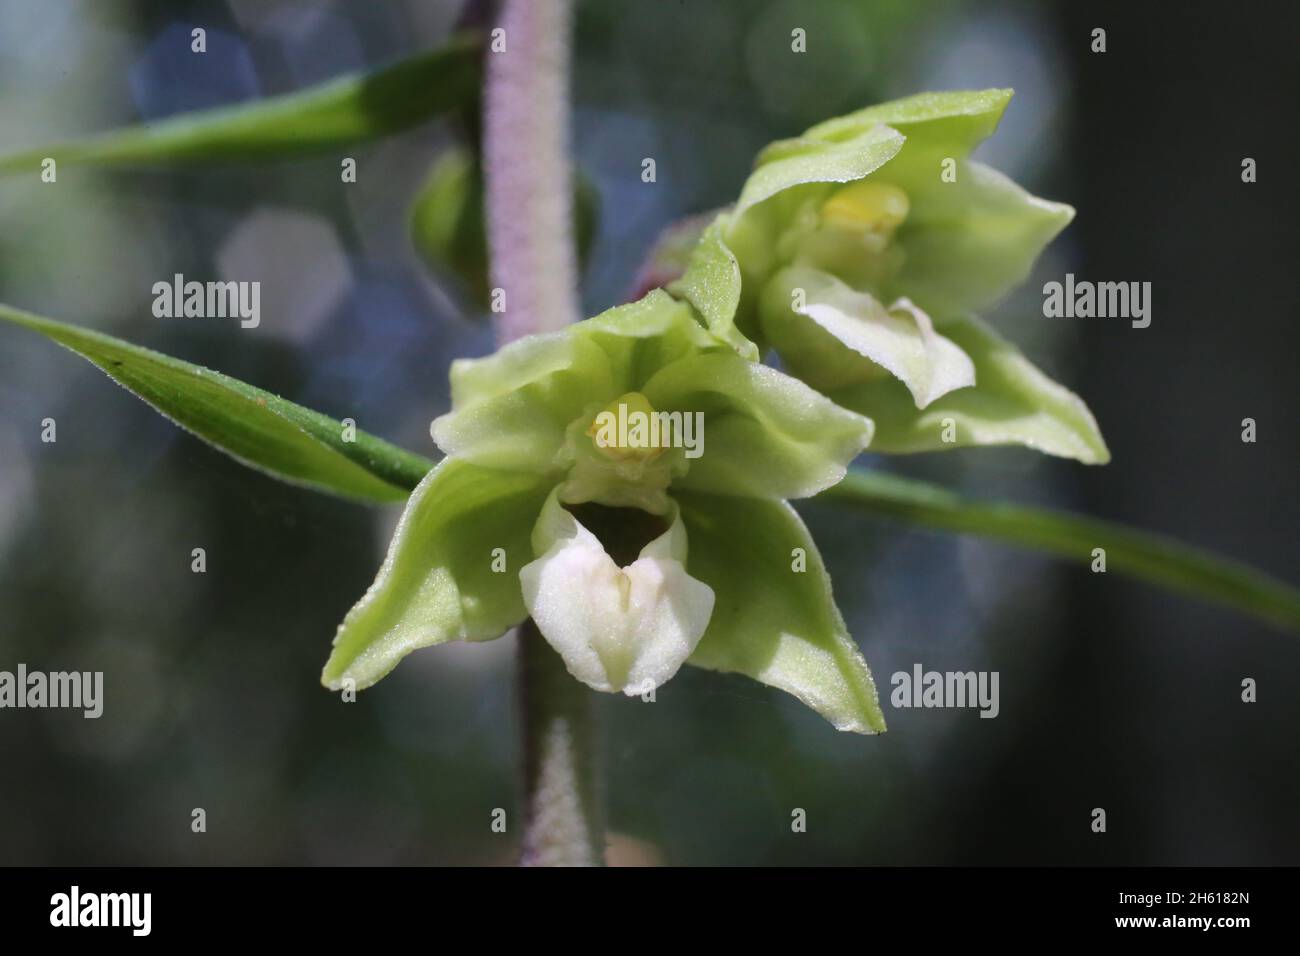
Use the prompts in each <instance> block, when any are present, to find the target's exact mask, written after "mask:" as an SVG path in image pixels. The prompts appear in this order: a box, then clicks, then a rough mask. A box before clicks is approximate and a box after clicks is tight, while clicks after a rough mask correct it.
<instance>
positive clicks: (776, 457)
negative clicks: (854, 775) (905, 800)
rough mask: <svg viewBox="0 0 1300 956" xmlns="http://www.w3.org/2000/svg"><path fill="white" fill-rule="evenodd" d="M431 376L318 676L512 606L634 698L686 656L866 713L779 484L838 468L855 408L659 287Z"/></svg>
mask: <svg viewBox="0 0 1300 956" xmlns="http://www.w3.org/2000/svg"><path fill="white" fill-rule="evenodd" d="M451 378H452V406H453V407H452V411H451V412H450V413H448V414H447V415H444V416H443V417H441V418H439V419H437V420H436V421H435V422H434V423H433V426H432V432H433V436H434V439H435V441H436V442H437V444H438V445H439V447H440V448H441V449H442V450H443V452H444V453H445V454H446V457H445V458H444V459H443V461H442V462H441V463H440V464H439V465H438V466H437V467H436V468H434V469H433V470H432V471H431V472H430V473H429V475H428V476H427V477H426V478H425V479H424V480H423V481H422V482H421V483H420V485H419V486H418V487H417V488H416V489H415V491H414V492H413V493H412V494H411V497H410V500H409V501H408V503H407V505H406V510H405V513H404V514H403V516H402V518H401V521H400V523H399V525H398V527H397V531H396V533H395V535H394V537H393V541H392V544H391V546H390V548H389V551H388V555H387V557H386V558H385V560H384V563H383V566H382V567H381V569H380V571H379V574H378V577H377V578H376V579H375V582H374V584H373V585H372V586H371V587H370V589H369V591H367V593H366V595H365V596H364V597H363V598H362V599H361V600H360V601H359V602H358V603H357V605H356V606H355V607H354V608H353V609H352V611H351V612H350V613H349V614H348V615H347V617H346V618H345V620H344V621H343V623H342V625H341V626H340V628H339V631H338V634H337V636H336V638H335V641H334V650H333V653H332V655H331V656H330V659H329V661H328V663H327V664H326V666H325V671H324V675H323V681H324V683H325V684H326V685H327V686H328V687H331V688H334V689H339V688H343V687H346V686H349V684H350V685H351V686H353V687H357V688H360V687H366V686H369V685H371V684H373V683H375V682H376V681H377V680H379V679H380V678H382V677H383V676H384V675H385V674H387V673H388V672H389V671H390V670H391V669H392V668H393V667H394V666H395V665H396V664H397V662H398V661H399V660H400V659H401V658H402V657H403V656H404V655H406V654H408V653H409V652H411V651H413V650H415V649H417V648H421V647H427V646H430V645H435V644H441V643H444V642H447V641H452V640H469V641H479V640H489V639H492V638H496V637H499V636H500V635H502V634H503V633H504V632H506V631H507V630H509V629H510V628H512V627H514V626H516V625H518V624H520V623H521V622H522V621H523V620H524V619H525V617H526V616H531V617H532V618H533V620H534V622H535V623H536V625H537V627H538V630H539V631H540V632H541V634H542V635H543V636H544V637H545V638H546V640H547V641H548V642H549V643H550V644H551V646H552V647H554V648H555V650H556V651H557V652H558V653H559V655H560V656H561V657H562V658H563V660H564V662H565V665H566V666H567V668H568V670H569V672H570V673H571V674H572V675H573V676H574V677H575V678H576V679H578V680H580V681H582V682H583V683H585V684H588V685H589V686H591V687H592V688H594V689H596V690H600V691H606V692H619V691H621V692H623V693H625V694H628V695H645V694H647V693H649V692H650V691H653V690H654V689H655V688H656V687H658V686H660V685H662V684H663V683H664V682H665V681H667V680H668V679H669V678H671V677H672V676H673V675H674V674H675V673H676V672H677V670H678V669H679V668H680V667H681V665H682V664H683V663H690V664H694V665H696V666H699V667H703V668H708V669H712V670H718V671H731V672H738V673H741V674H746V675H748V676H750V677H752V678H754V679H756V680H758V681H761V682H763V683H765V684H768V685H771V686H773V687H778V688H780V689H782V690H785V691H788V692H789V693H791V694H793V695H795V696H796V697H798V698H799V699H800V700H802V701H803V702H804V703H805V704H807V705H808V706H810V707H812V708H813V709H815V710H816V711H818V712H819V713H820V714H822V715H823V716H825V717H826V718H827V719H828V720H830V721H831V723H833V724H834V725H835V726H836V727H838V728H840V729H842V730H850V731H857V732H860V733H871V732H875V731H880V730H883V729H884V719H883V717H882V715H881V712H880V708H879V705H878V703H877V695H876V689H875V686H874V684H873V682H872V679H871V674H870V671H869V670H868V668H867V665H866V663H865V661H864V660H863V659H862V656H861V654H860V653H859V651H858V649H857V647H856V645H855V644H854V642H853V641H852V639H851V638H850V637H849V635H848V633H847V631H846V629H845V626H844V622H843V619H842V618H841V616H840V613H839V611H838V609H837V608H836V606H835V602H834V600H833V599H832V596H831V586H830V580H829V578H828V577H827V574H826V571H825V568H824V567H823V565H822V562H821V558H820V556H819V555H818V552H817V549H816V546H815V544H814V543H813V541H812V539H811V537H810V536H809V534H808V531H807V529H806V528H805V527H804V525H803V523H802V522H801V521H800V519H799V517H798V515H797V514H796V513H795V511H794V509H793V508H791V506H790V505H789V504H788V503H787V501H786V499H788V498H798V497H804V496H809V495H814V494H816V493H818V492H819V491H822V490H823V489H825V488H827V487H829V486H831V485H833V484H835V483H836V482H838V481H839V480H840V479H841V478H842V477H843V476H844V474H845V471H846V468H847V465H848V463H849V462H850V461H851V460H852V459H853V458H854V457H855V456H856V455H857V454H858V453H859V452H860V451H862V449H863V448H864V447H865V446H866V445H867V444H868V442H869V441H870V440H871V435H872V423H871V421H870V420H869V419H867V418H865V417H863V416H862V415H859V414H857V413H855V412H852V411H849V410H846V409H844V408H841V407H839V406H837V405H836V404H834V403H833V402H831V401H830V400H829V399H827V398H825V397H824V396H822V395H820V394H818V393H817V392H816V391H814V390H813V389H811V388H810V387H808V386H807V385H805V384H804V383H802V382H800V381H798V380H797V379H794V378H791V377H790V376H787V375H785V374H783V373H781V372H778V371H776V370H774V369H771V368H768V367H766V366H763V365H760V364H757V363H754V362H751V361H749V360H748V359H747V358H745V357H742V356H740V355H737V354H736V352H735V350H734V349H733V348H732V347H731V346H730V345H729V344H727V343H726V342H724V341H722V340H720V339H719V338H718V337H716V336H715V335H714V334H712V333H711V332H710V331H708V330H707V329H706V328H705V327H704V324H703V323H702V321H701V319H700V318H699V317H698V316H697V315H696V314H695V311H694V309H693V308H692V307H691V306H690V305H689V304H686V303H683V302H681V301H678V300H676V299H674V298H673V297H672V296H670V295H668V294H667V293H665V292H664V291H662V290H658V289H656V290H654V291H652V292H651V293H649V294H648V295H647V296H646V297H645V298H643V299H641V300H639V301H637V302H634V303H631V304H629V305H624V306H619V307H617V308H614V309H611V310H609V311H608V312H605V313H603V314H602V315H599V316H597V317H596V318H593V319H589V320H587V321H585V322H581V323H578V324H576V325H573V326H569V327H568V328H566V329H565V330H563V331H561V332H556V333H552V334H546V335H536V336H531V337H527V338H524V339H520V340H519V341H517V342H514V343H511V344H509V345H507V346H505V347H504V348H502V349H501V350H500V351H498V352H497V353H496V354H494V355H491V356H488V357H486V358H482V359H474V360H458V361H457V362H455V363H454V364H453V366H452V371H451ZM656 432H657V434H656ZM678 439H682V440H678Z"/></svg>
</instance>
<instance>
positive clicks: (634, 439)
mask: <svg viewBox="0 0 1300 956" xmlns="http://www.w3.org/2000/svg"><path fill="white" fill-rule="evenodd" d="M587 435H588V436H589V437H590V438H591V441H592V444H593V445H595V446H596V450H597V451H599V452H600V453H601V454H603V455H605V456H606V457H608V458H612V459H614V460H615V461H650V460H651V459H654V458H658V457H659V456H660V455H661V454H663V452H664V447H665V446H664V444H663V442H662V440H661V439H662V438H664V437H666V436H662V435H660V430H659V427H658V422H657V421H656V419H655V409H654V406H653V405H651V404H650V400H649V399H648V398H646V397H645V396H644V395H642V394H641V393H640V392H627V393H626V394H624V395H620V396H619V397H618V398H616V399H614V400H613V401H612V402H610V403H609V404H608V405H606V406H605V408H604V409H602V410H601V411H600V412H598V413H597V414H596V417H595V418H594V419H592V422H591V425H590V427H588V428H587Z"/></svg>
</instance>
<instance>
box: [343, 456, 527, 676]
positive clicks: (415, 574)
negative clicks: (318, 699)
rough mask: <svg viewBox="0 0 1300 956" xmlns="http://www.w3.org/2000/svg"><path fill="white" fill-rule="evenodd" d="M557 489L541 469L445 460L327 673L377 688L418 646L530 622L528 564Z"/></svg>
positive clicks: (348, 624)
mask: <svg viewBox="0 0 1300 956" xmlns="http://www.w3.org/2000/svg"><path fill="white" fill-rule="evenodd" d="M550 489H551V484H550V483H549V482H548V481H546V480H545V479H544V478H541V477H540V476H536V475H529V474H526V473H520V472H504V471H496V470H493V469H489V468H481V467H478V466H477V465H472V464H469V463H467V462H464V461H459V460H456V459H452V458H448V459H445V460H444V461H443V462H441V463H440V464H439V465H438V467H436V468H435V469H434V470H433V471H431V472H430V473H429V474H428V476H427V477H426V478H425V479H424V480H423V481H422V482H420V484H419V485H418V486H417V487H416V489H415V491H413V492H412V493H411V498H410V500H409V501H408V502H407V503H406V510H405V511H404V512H403V513H402V518H401V521H400V522H399V523H398V525H397V531H396V532H395V533H394V535H393V540H392V543H391V544H390V545H389V547H388V556H387V557H385V558H384V563H383V566H382V567H381V568H380V569H379V575H378V576H377V577H376V578H375V582H374V583H373V584H372V585H371V586H370V589H369V590H368V591H367V592H366V594H365V596H364V597H363V598H362V599H361V600H360V601H358V602H357V604H356V606H355V607H353V608H352V610H351V611H349V612H348V615H347V617H346V618H344V619H343V623H342V624H341V625H339V630H338V634H337V635H336V636H335V638H334V650H333V652H332V653H331V654H330V658H329V661H328V662H327V663H326V664H325V671H324V673H323V674H322V675H321V682H322V683H323V684H325V686H326V687H329V688H331V689H332V690H338V689H340V688H341V687H343V686H345V685H344V682H345V681H347V680H349V679H350V680H352V681H355V686H356V687H357V688H362V687H369V686H370V685H371V684H373V683H375V682H376V681H378V680H379V679H380V678H381V677H383V676H384V675H385V674H387V673H388V672H389V671H390V670H392V669H393V668H394V667H395V666H396V665H397V662H398V661H400V660H401V659H402V658H403V657H405V656H406V655H407V654H409V653H410V652H411V651H414V650H417V649H419V648H421V647H429V646H430V645H433V644H443V643H446V642H447V641H455V640H466V641H481V640H489V639H491V638H494V637H499V636H500V635H501V634H503V633H505V631H507V630H508V629H509V628H511V627H514V626H515V625H516V624H518V623H519V622H520V621H522V620H523V619H524V617H525V616H527V612H526V611H525V610H524V603H523V595H522V593H521V591H520V588H519V570H520V568H522V567H523V566H524V565H525V564H527V563H528V562H529V561H531V560H532V559H533V551H532V544H531V543H530V540H529V536H530V535H531V533H532V529H533V524H534V522H536V520H537V515H538V514H539V513H540V511H541V508H542V504H543V503H544V502H545V500H546V496H547V494H548V493H549V492H550ZM498 548H500V549H502V551H503V552H504V556H502V553H501V552H497V551H496V549H498ZM494 552H495V553H494ZM494 565H495V568H499V569H501V570H496V569H494Z"/></svg>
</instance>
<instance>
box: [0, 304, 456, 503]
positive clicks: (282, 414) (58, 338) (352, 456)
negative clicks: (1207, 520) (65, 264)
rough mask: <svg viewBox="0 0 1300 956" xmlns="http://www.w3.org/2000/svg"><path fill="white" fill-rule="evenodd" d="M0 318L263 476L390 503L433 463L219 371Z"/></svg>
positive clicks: (98, 337) (103, 338) (19, 317)
mask: <svg viewBox="0 0 1300 956" xmlns="http://www.w3.org/2000/svg"><path fill="white" fill-rule="evenodd" d="M0 320H3V321H6V322H12V323H13V324H15V325H21V326H24V327H26V328H28V329H31V330H32V331H34V332H39V333H41V334H42V335H44V336H46V337H47V338H49V339H52V340H53V341H55V342H58V343H59V344H60V345H63V346H66V347H67V348H69V349H71V350H72V351H73V352H76V353H77V354H78V355H80V356H82V357H83V358H85V359H87V360H89V361H90V362H92V363H94V364H95V365H97V366H99V368H101V369H102V370H103V371H104V372H105V373H106V374H107V375H108V376H109V378H111V379H113V380H114V381H115V382H117V383H118V384H119V385H121V386H122V387H124V388H126V389H127V390H128V391H130V392H132V393H134V394H135V395H136V396H138V397H139V398H142V399H143V400H144V401H146V402H147V403H148V404H150V405H151V406H153V407H154V408H155V409H156V410H157V411H159V412H161V413H162V414H163V415H165V416H166V417H167V418H170V419H171V420H172V421H174V422H175V423H176V424H178V425H180V426H181V427H182V428H184V429H186V430H188V431H190V432H193V433H194V434H195V435H197V436H198V437H199V438H202V439H203V440H204V441H206V442H208V443H210V444H212V445H214V446H216V447H217V448H219V449H221V450H222V451H224V452H226V454H228V455H230V456H231V457H233V458H235V459H236V460H238V461H240V462H243V463H244V464H246V465H250V466H252V467H253V468H257V469H260V470H261V471H265V472H266V473H268V474H270V475H272V476H273V477H276V478H281V479H283V480H285V481H290V482H294V483H295V484H301V485H307V486H309V487H312V488H317V489H319V490H322V491H330V492H334V493H335V494H340V495H344V496H347V497H349V498H361V499H367V500H372V501H398V500H401V499H402V498H405V497H406V495H407V493H408V491H409V490H410V489H411V488H414V487H415V486H416V485H417V484H418V483H419V482H420V480H421V479H422V478H423V477H424V476H425V474H426V473H427V472H428V471H429V469H430V468H432V467H433V462H431V461H429V460H428V459H426V458H423V457H421V456H419V455H415V454H412V453H411V452H408V451H405V450H403V449H401V448H398V447H397V446H396V445H390V444H389V443H388V442H386V441H383V440H382V439H379V438H375V437H374V436H373V435H367V434H366V433H365V432H362V431H360V430H358V431H357V432H356V436H355V441H345V440H344V426H343V424H342V423H341V422H338V421H335V420H334V419H332V418H330V417H328V416H326V415H322V414H320V413H319V412H314V411H312V410H311V409H309V408H303V407H302V406H301V405H295V404H294V403H293V402H289V401H285V400H284V399H283V398H280V397H279V396H277V395H273V394H271V393H270V392H264V391H262V390H261V389H260V388H255V387H253V386H252V385H247V384H245V383H244V382H241V381H238V380H237V379H233V378H230V377H229V376H227V375H222V374H221V373H220V372H213V371H211V370H209V369H206V368H202V367H200V366H198V365H191V364H190V363H189V362H182V361H180V360H179V359H174V358H170V357H169V356H166V355H162V354H160V353H158V352H154V351H151V350H150V349H144V348H140V347H139V346H137V345H131V344H130V343H128V342H123V341H122V340H121V339H115V338H113V337H112V336H109V335H104V334H103V333H101V332H92V331H90V330H89V329H80V328H77V327H76V326H73V325H67V324H65V323H63V322H56V321H54V320H53V319H46V318H42V317H41V316H38V315H33V314H31V313H30V312H23V311H21V310H18V309H12V308H10V307H8V306H4V305H0ZM349 437H351V436H350V435H349Z"/></svg>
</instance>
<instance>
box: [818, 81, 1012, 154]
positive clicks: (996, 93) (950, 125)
mask: <svg viewBox="0 0 1300 956" xmlns="http://www.w3.org/2000/svg"><path fill="white" fill-rule="evenodd" d="M1012 92H1013V91H1012V90H998V89H992V90H973V91H957V90H954V91H945V92H940V93H918V94H917V95H915V96H908V97H904V98H903V99H900V100H891V101H890V102H888V103H879V104H877V105H875V106H868V107H867V108H866V109H863V110H858V111H857V112H856V113H849V114H848V115H847V116H839V117H836V118H835V119H830V120H827V121H826V122H824V123H818V124H817V125H816V126H814V127H813V128H812V129H810V130H808V131H807V132H806V133H804V136H805V137H807V138H809V139H822V140H829V141H832V142H842V141H844V140H848V139H852V138H853V137H855V136H860V135H862V133H863V132H864V131H865V130H869V129H871V128H872V127H873V126H875V125H876V124H878V123H884V124H885V125H887V126H892V127H893V128H894V129H896V130H898V131H899V132H900V133H902V134H903V135H904V136H906V137H907V141H908V145H909V147H913V148H915V147H918V146H923V147H925V149H926V150H927V151H932V152H943V153H944V155H949V156H954V157H958V156H965V155H966V154H967V153H969V152H970V151H971V150H972V149H973V148H974V147H975V145H976V144H977V143H979V142H980V141H981V140H984V139H987V138H988V137H989V135H990V134H992V132H993V131H994V130H995V129H996V128H997V125H998V122H999V121H1000V120H1001V119H1002V113H1003V111H1004V110H1005V109H1006V108H1007V104H1008V103H1009V102H1011V95H1012Z"/></svg>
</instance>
